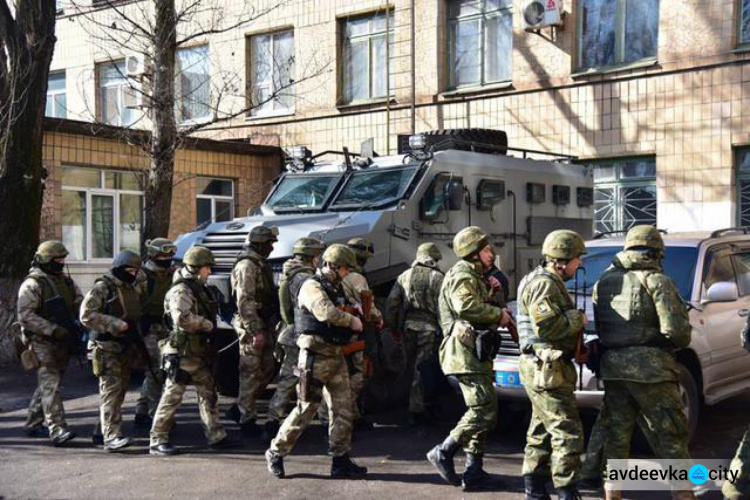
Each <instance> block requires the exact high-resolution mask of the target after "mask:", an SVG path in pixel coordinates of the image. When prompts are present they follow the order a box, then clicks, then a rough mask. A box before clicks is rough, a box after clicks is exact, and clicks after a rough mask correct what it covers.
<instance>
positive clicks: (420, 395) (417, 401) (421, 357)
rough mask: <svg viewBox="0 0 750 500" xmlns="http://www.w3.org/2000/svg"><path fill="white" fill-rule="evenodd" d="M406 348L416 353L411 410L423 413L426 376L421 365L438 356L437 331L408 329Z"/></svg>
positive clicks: (424, 409) (425, 407) (410, 396)
mask: <svg viewBox="0 0 750 500" xmlns="http://www.w3.org/2000/svg"><path fill="white" fill-rule="evenodd" d="M404 341H405V343H406V349H407V352H409V353H414V375H413V376H412V380H411V392H410V393H409V412H411V413H423V412H425V411H426V410H427V406H426V404H425V400H424V386H423V383H422V380H424V376H423V374H422V373H421V371H420V367H421V366H423V365H424V363H425V361H428V360H429V359H430V358H433V357H435V356H437V346H436V345H435V332H434V331H432V330H421V331H417V330H412V329H411V328H409V329H407V330H406V335H405V336H404Z"/></svg>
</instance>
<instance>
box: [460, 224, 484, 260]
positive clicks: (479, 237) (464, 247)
mask: <svg viewBox="0 0 750 500" xmlns="http://www.w3.org/2000/svg"><path fill="white" fill-rule="evenodd" d="M489 244H490V240H489V238H488V237H487V233H485V232H484V231H483V230H482V228H480V227H478V226H469V227H466V228H464V229H462V230H460V231H459V232H458V234H456V236H455V237H454V238H453V251H454V252H455V253H456V257H458V258H459V259H465V258H466V257H469V256H470V255H472V254H475V253H477V252H479V251H480V250H481V249H483V248H484V247H486V246H487V245H489Z"/></svg>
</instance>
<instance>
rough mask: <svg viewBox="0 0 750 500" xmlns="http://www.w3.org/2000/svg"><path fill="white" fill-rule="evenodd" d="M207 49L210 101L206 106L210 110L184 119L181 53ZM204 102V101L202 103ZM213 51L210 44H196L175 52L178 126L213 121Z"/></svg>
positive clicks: (176, 115) (176, 116)
mask: <svg viewBox="0 0 750 500" xmlns="http://www.w3.org/2000/svg"><path fill="white" fill-rule="evenodd" d="M201 49H205V51H206V66H207V70H208V83H207V85H208V102H207V103H205V105H206V108H207V109H208V112H207V113H206V114H205V115H204V116H199V117H195V118H187V119H183V117H182V111H181V108H182V107H183V103H182V90H181V81H180V78H181V73H182V68H181V67H180V53H181V52H189V51H192V50H201ZM201 104H203V103H201ZM211 115H212V110H211V53H210V50H209V47H208V44H205V45H195V46H192V47H182V48H180V49H177V52H176V53H175V118H176V119H177V125H178V126H181V127H183V126H190V125H196V124H199V123H207V122H209V121H211Z"/></svg>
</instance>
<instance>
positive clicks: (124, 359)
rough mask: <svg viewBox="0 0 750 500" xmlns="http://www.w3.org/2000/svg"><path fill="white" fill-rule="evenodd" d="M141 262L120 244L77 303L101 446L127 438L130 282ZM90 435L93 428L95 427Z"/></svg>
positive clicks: (136, 316)
mask: <svg viewBox="0 0 750 500" xmlns="http://www.w3.org/2000/svg"><path fill="white" fill-rule="evenodd" d="M140 268H141V258H140V256H139V255H138V254H136V253H135V252H131V251H130V250H123V251H122V252H120V254H119V255H118V256H117V257H116V258H115V260H114V262H113V263H112V268H111V269H110V270H109V272H107V273H106V274H105V275H104V276H102V277H101V278H99V279H98V280H96V282H95V283H94V287H93V288H92V289H91V290H90V291H89V292H88V293H87V294H86V297H85V298H84V299H83V304H82V305H81V323H83V325H84V326H86V327H87V328H88V329H89V330H90V332H91V340H92V341H93V346H94V347H93V353H92V358H93V367H94V375H96V376H97V377H99V398H100V400H101V402H100V404H101V411H100V421H99V422H100V424H101V432H102V439H103V443H104V450H105V451H108V452H116V451H120V450H122V449H123V448H126V447H128V446H130V443H131V439H130V438H129V437H123V435H122V403H123V401H124V400H125V393H126V392H127V389H128V383H129V382H130V370H131V368H132V364H133V360H134V359H135V357H136V356H137V355H138V352H137V350H136V347H135V344H134V343H135V342H136V341H138V340H137V337H138V336H140V335H141V334H140V331H139V330H140V320H141V305H140V299H139V297H138V293H137V292H136V290H135V287H134V284H135V279H136V276H137V274H138V270H139V269H140ZM95 435H96V431H95Z"/></svg>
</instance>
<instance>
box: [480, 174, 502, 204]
mask: <svg viewBox="0 0 750 500" xmlns="http://www.w3.org/2000/svg"><path fill="white" fill-rule="evenodd" d="M504 199H505V181H495V180H488V179H483V180H481V181H479V186H477V208H478V209H479V210H490V209H491V208H492V207H493V206H494V205H496V204H498V203H500V202H501V201H503V200H504Z"/></svg>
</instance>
